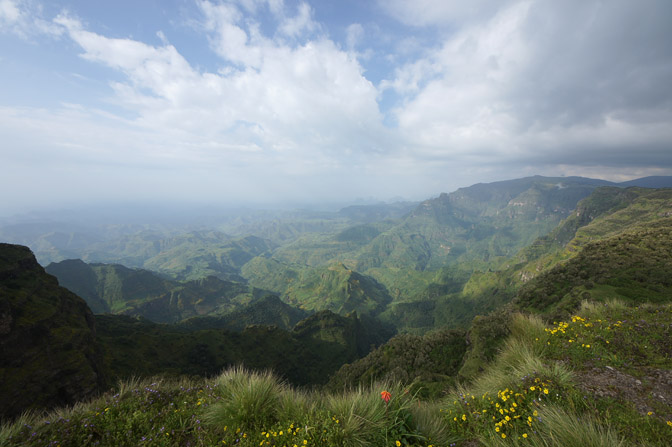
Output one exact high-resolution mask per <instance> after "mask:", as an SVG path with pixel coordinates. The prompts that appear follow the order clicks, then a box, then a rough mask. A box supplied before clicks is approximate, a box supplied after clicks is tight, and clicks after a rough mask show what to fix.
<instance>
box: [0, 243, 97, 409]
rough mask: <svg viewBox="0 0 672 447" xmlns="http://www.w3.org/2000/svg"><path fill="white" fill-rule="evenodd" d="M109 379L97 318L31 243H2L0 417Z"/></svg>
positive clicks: (64, 400)
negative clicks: (39, 259)
mask: <svg viewBox="0 0 672 447" xmlns="http://www.w3.org/2000/svg"><path fill="white" fill-rule="evenodd" d="M104 386H106V383H105V374H104V371H103V357H102V353H101V351H100V349H99V347H98V346H97V344H96V339H95V319H94V317H93V314H92V313H91V310H90V309H89V308H88V306H87V305H86V303H85V302H84V300H82V299H81V298H79V297H78V296H77V295H75V294H73V293H72V292H70V291H68V290H67V289H65V288H63V287H60V286H59V285H58V281H57V280H56V278H54V277H53V276H51V275H49V274H47V273H46V272H45V271H44V269H43V268H42V267H41V266H40V265H39V264H38V263H37V260H36V259H35V256H34V255H33V253H32V252H31V251H30V249H28V248H27V247H23V246H20V245H10V244H0V419H8V418H12V417H15V416H17V415H19V414H20V413H21V412H23V411H26V410H38V411H39V410H43V409H48V408H52V407H56V406H63V405H69V404H72V403H74V402H77V401H80V400H84V399H87V398H89V397H91V396H93V395H95V394H96V393H97V392H99V391H100V390H101V389H102V388H103V387H104Z"/></svg>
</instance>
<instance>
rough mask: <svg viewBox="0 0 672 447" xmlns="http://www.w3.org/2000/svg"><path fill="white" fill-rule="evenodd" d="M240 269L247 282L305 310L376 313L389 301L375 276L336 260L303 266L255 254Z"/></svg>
mask: <svg viewBox="0 0 672 447" xmlns="http://www.w3.org/2000/svg"><path fill="white" fill-rule="evenodd" d="M243 272H244V275H246V276H247V277H248V278H249V281H250V284H253V285H255V286H257V287H264V288H268V289H271V290H275V291H277V292H279V293H281V295H282V298H283V300H284V301H286V302H287V303H289V304H292V305H293V306H297V307H300V308H301V309H306V310H312V311H317V310H331V311H333V312H336V313H338V314H340V315H346V314H348V313H350V312H353V311H354V312H357V313H358V314H360V315H377V314H378V313H380V312H382V311H383V310H384V309H385V307H386V306H387V304H389V303H390V302H391V301H392V297H391V296H390V294H389V293H388V291H387V290H386V289H385V287H384V286H383V285H381V284H380V283H378V282H377V281H376V280H375V279H373V278H371V277H368V276H366V275H362V274H360V273H357V272H355V271H353V270H351V269H349V268H348V267H346V266H345V265H344V264H342V263H339V262H335V263H333V264H330V265H328V266H325V267H315V268H310V267H308V268H306V267H302V266H296V265H291V264H286V263H281V262H278V261H276V260H273V259H266V258H257V259H255V260H254V261H253V262H251V263H249V264H248V265H246V266H245V268H244V269H243Z"/></svg>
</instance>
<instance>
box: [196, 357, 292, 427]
mask: <svg viewBox="0 0 672 447" xmlns="http://www.w3.org/2000/svg"><path fill="white" fill-rule="evenodd" d="M215 384H216V388H217V395H218V396H219V400H218V402H216V403H215V404H214V405H212V406H211V407H210V409H209V410H208V412H207V413H206V420H207V421H208V422H210V423H211V424H213V425H216V424H219V425H221V426H224V427H226V426H228V427H236V428H240V429H243V430H253V429H258V428H261V427H262V426H264V425H268V424H275V423H276V422H278V420H279V416H280V414H279V409H280V405H279V403H280V401H281V398H280V396H281V395H282V393H283V391H284V390H285V385H283V384H282V383H281V382H280V381H279V380H278V379H277V378H276V377H275V376H274V375H273V374H272V373H271V372H269V371H265V372H257V371H248V370H245V369H243V368H241V367H236V368H232V369H229V370H227V371H224V372H223V373H222V374H221V375H220V376H219V377H218V378H217V379H216V381H215Z"/></svg>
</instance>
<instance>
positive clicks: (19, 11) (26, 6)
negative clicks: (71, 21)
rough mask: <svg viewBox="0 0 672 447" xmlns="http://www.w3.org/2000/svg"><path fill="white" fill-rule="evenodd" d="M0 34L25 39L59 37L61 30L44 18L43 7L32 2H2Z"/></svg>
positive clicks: (9, 0) (13, 0) (26, 0)
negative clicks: (47, 36) (45, 36)
mask: <svg viewBox="0 0 672 447" xmlns="http://www.w3.org/2000/svg"><path fill="white" fill-rule="evenodd" d="M0 33H10V34H14V35H16V36H19V37H21V38H23V39H29V38H31V37H32V36H35V35H41V34H46V35H51V36H58V35H60V34H61V29H60V27H58V26H54V25H53V24H52V23H50V22H49V21H47V20H44V19H43V18H42V7H41V5H40V4H39V3H36V2H34V1H31V0H0Z"/></svg>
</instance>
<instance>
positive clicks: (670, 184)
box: [618, 175, 672, 188]
mask: <svg viewBox="0 0 672 447" xmlns="http://www.w3.org/2000/svg"><path fill="white" fill-rule="evenodd" d="M618 185H619V186H623V187H629V186H639V187H641V188H672V176H669V175H668V176H660V175H657V176H650V177H642V178H638V179H635V180H630V181H627V182H621V183H619V184H618Z"/></svg>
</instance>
